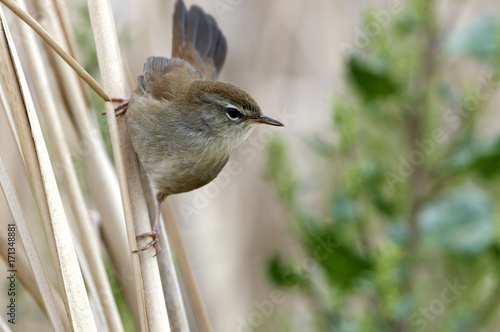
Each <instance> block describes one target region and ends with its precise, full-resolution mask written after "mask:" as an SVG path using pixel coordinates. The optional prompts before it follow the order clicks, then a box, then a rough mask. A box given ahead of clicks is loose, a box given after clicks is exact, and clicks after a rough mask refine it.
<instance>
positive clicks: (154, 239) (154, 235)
mask: <svg viewBox="0 0 500 332" xmlns="http://www.w3.org/2000/svg"><path fill="white" fill-rule="evenodd" d="M160 212H161V201H160V200H158V201H157V203H156V217H155V224H154V226H153V229H152V230H151V232H147V233H143V234H140V235H137V236H136V238H140V237H145V236H150V237H151V241H150V242H148V244H146V245H145V246H144V247H141V248H139V249H136V250H134V251H133V252H139V251H143V250H146V249H148V248H149V247H151V246H154V247H155V249H156V254H155V256H156V255H158V253H159V252H160V250H161V248H160V245H159V244H158V238H159V236H160Z"/></svg>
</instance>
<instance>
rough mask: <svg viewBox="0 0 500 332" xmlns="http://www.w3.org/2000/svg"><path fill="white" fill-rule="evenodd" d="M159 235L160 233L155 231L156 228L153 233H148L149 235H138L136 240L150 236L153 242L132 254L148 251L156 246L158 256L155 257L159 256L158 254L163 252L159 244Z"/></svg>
mask: <svg viewBox="0 0 500 332" xmlns="http://www.w3.org/2000/svg"><path fill="white" fill-rule="evenodd" d="M159 235H160V232H159V231H158V230H157V229H155V228H154V229H153V230H152V231H151V232H147V233H143V234H140V235H137V236H136V238H141V237H146V236H150V237H151V241H149V242H148V243H147V244H146V245H145V246H143V247H141V248H139V249H136V250H134V251H132V252H139V251H144V250H146V249H148V248H150V247H152V246H154V247H155V249H156V254H155V255H154V256H156V255H158V253H159V252H160V250H161V248H160V245H159V244H158V238H159ZM154 256H153V257H154Z"/></svg>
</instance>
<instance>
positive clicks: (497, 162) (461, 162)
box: [446, 137, 500, 179]
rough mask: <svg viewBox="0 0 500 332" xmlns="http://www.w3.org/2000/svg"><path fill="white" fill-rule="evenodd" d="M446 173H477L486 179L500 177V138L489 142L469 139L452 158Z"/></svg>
mask: <svg viewBox="0 0 500 332" xmlns="http://www.w3.org/2000/svg"><path fill="white" fill-rule="evenodd" d="M446 171H447V172H448V174H451V175H456V174H463V173H465V172H475V173H477V174H479V175H480V176H481V177H483V178H485V179H492V178H493V177H495V176H497V175H500V137H498V138H496V139H495V140H493V141H488V142H477V141H473V140H472V139H471V138H468V139H467V140H466V141H465V142H464V143H462V144H461V145H460V146H459V147H458V148H457V150H456V151H455V153H454V154H453V155H452V156H451V158H450V160H449V162H448V164H447V165H446Z"/></svg>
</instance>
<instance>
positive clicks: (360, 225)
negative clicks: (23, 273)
mask: <svg viewBox="0 0 500 332" xmlns="http://www.w3.org/2000/svg"><path fill="white" fill-rule="evenodd" d="M194 3H196V4H197V5H199V6H201V7H202V8H204V9H205V11H207V12H209V13H211V14H213V16H214V17H215V18H216V20H217V21H218V23H219V25H220V27H221V30H222V31H223V32H224V34H225V35H226V38H227V41H228V47H229V51H228V57H227V60H226V64H225V66H224V68H223V70H222V74H221V76H220V78H219V79H220V80H222V81H227V82H231V83H234V84H236V85H238V86H240V87H241V88H243V89H244V90H246V91H247V92H248V93H249V94H250V95H252V96H253V97H254V99H255V100H257V101H258V103H259V104H260V106H261V108H262V110H263V112H264V113H265V114H267V115H269V116H271V117H273V118H276V119H278V120H280V121H282V122H283V123H284V124H285V128H282V129H281V128H258V129H256V130H255V131H254V132H253V134H252V135H251V136H250V138H249V139H248V140H247V141H246V142H245V143H243V144H242V145H241V146H240V147H239V148H238V149H237V150H236V151H235V152H234V154H233V156H232V157H231V161H230V162H229V164H228V165H227V166H226V168H225V169H224V170H223V171H222V173H221V174H220V175H219V177H218V178H217V179H216V180H215V181H213V182H212V183H211V184H209V185H207V186H205V187H203V188H200V189H198V190H196V191H193V192H190V193H185V194H180V195H176V196H173V197H170V198H169V200H170V201H171V203H172V205H173V207H174V212H175V215H176V217H177V220H178V223H179V228H180V229H181V232H182V235H183V239H184V242H185V245H186V247H187V250H188V255H189V258H190V261H191V265H192V267H193V268H194V272H195V275H196V278H197V280H198V283H199V286H200V288H201V292H202V296H203V299H204V301H205V304H206V306H207V310H208V314H209V316H210V319H211V322H212V325H213V328H214V331H223V332H224V331H238V332H247V331H248V332H249V331H346V332H347V331H349V332H351V331H353V332H354V331H497V330H498V326H500V311H499V310H498V308H499V307H500V306H499V304H500V303H499V302H500V282H499V279H498V275H499V273H500V244H499V222H500V220H499V213H500V210H499V206H498V204H497V197H499V194H500V182H499V177H498V175H499V174H500V172H499V168H500V113H499V112H498V110H497V109H496V108H497V107H496V105H497V103H498V102H499V88H500V77H499V71H500V3H499V2H498V1H493V0H469V1H467V0H463V1H452V0H449V1H431V0H410V1H402V0H389V1H382V0H380V1H353V0H350V1H347V0H315V1H297V0H287V1H285V0H274V1H265V0H253V1H249V0H197V1H187V0H186V4H187V5H188V6H189V5H191V4H194ZM112 6H113V12H114V14H115V20H116V22H115V23H116V25H117V29H118V35H119V39H120V44H121V46H122V52H123V57H124V59H125V61H126V62H127V63H128V67H129V71H130V73H129V75H130V76H131V77H132V79H133V80H134V81H135V77H137V76H138V75H139V74H140V73H141V71H142V65H143V63H144V61H145V59H146V58H147V57H148V56H151V55H164V56H169V55H170V47H171V35H172V29H171V18H172V11H173V1H167V0H161V1H160V0H148V1H139V0H116V1H112ZM70 7H71V15H72V17H73V28H74V31H75V34H76V36H77V40H78V45H77V46H78V50H77V51H78V56H79V60H80V61H81V62H82V63H84V64H85V66H86V68H87V70H89V71H90V72H91V73H92V74H93V75H94V76H95V77H98V76H99V73H98V67H97V62H96V59H95V51H94V48H93V41H92V37H91V31H90V28H89V21H88V15H87V13H86V4H85V3H84V2H82V1H73V2H71V3H70ZM94 99H97V98H94ZM95 105H96V106H95V109H96V113H99V112H100V111H101V110H102V106H99V103H96V104H95ZM99 121H104V122H105V119H104V118H99ZM104 122H103V123H104ZM101 127H102V126H101ZM4 133H5V134H4ZM1 135H2V140H3V141H4V144H9V143H5V142H8V140H10V139H11V138H9V137H8V136H9V135H8V134H7V133H6V131H2V134H1ZM4 135H5V136H6V138H5V140H4ZM105 135H107V134H106V133H105ZM105 140H106V137H105ZM2 151H3V150H2ZM12 162H13V163H14V162H15V161H12ZM17 179H18V183H19V186H20V189H19V190H21V191H22V188H23V186H24V188H25V190H26V188H28V187H26V186H27V182H26V180H23V174H22V173H20V174H18V175H17ZM0 204H2V206H1V207H2V210H1V211H4V212H3V213H8V209H6V208H5V204H4V202H3V201H1V202H0ZM25 204H26V205H27V206H29V204H33V202H32V201H31V202H29V201H28V202H26V203H25ZM8 218H10V217H8ZM33 310H35V309H33ZM131 328H132V327H131ZM131 330H133V328H132V329H131Z"/></svg>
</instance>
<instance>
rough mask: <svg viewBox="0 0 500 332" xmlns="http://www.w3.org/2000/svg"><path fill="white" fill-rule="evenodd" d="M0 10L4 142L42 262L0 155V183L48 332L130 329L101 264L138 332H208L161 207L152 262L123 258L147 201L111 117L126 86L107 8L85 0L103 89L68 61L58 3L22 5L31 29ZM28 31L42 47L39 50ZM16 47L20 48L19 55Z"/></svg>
mask: <svg viewBox="0 0 500 332" xmlns="http://www.w3.org/2000/svg"><path fill="white" fill-rule="evenodd" d="M0 1H1V3H3V4H4V5H5V7H7V8H9V11H5V13H4V11H3V10H4V8H5V7H0V21H1V26H0V29H1V32H0V74H1V79H2V83H3V84H2V86H1V89H0V92H1V94H0V100H1V104H0V108H1V109H2V112H5V115H6V118H7V119H8V120H9V121H8V123H9V125H10V133H11V134H12V135H13V136H14V138H15V141H16V142H17V147H15V148H16V149H17V150H18V151H19V152H18V153H20V155H21V156H22V160H23V163H24V164H23V165H22V167H25V168H26V173H27V174H28V177H29V183H30V187H31V190H32V193H33V196H34V198H35V201H36V206H37V208H38V215H39V220H40V221H41V223H42V225H43V229H44V233H45V238H46V241H47V244H48V249H49V251H50V256H51V257H52V261H51V260H50V258H47V257H45V256H43V255H39V252H41V251H45V249H46V248H40V244H39V243H37V244H35V241H34V240H33V237H32V233H33V231H32V229H33V225H34V223H37V222H38V220H27V219H28V218H26V215H27V213H26V211H23V207H22V204H21V202H20V199H19V197H18V195H17V194H16V183H13V181H12V180H11V177H10V176H9V172H12V171H13V170H9V169H7V168H6V166H5V164H6V163H5V162H4V161H5V159H4V157H3V151H0V184H1V187H2V189H3V192H4V195H5V197H6V201H7V203H8V206H9V208H10V214H11V216H12V219H13V220H14V221H15V224H16V232H17V238H16V239H17V241H18V242H17V246H18V248H19V250H18V251H17V254H16V257H17V259H16V263H15V264H16V267H17V271H18V272H17V273H18V276H17V277H18V280H19V281H20V283H21V284H22V285H23V287H24V288H25V289H26V291H27V292H28V293H29V294H30V295H31V297H32V298H33V300H34V302H36V304H37V305H38V306H40V308H42V310H43V311H44V313H45V314H46V316H47V318H48V320H49V322H50V323H51V324H52V327H53V329H54V330H55V331H69V330H71V331H123V330H124V329H125V328H127V330H130V328H128V327H127V326H126V327H124V325H123V322H122V319H121V318H120V315H119V312H118V309H117V304H116V302H115V296H114V295H115V293H114V292H116V291H117V290H116V289H115V290H114V289H112V287H111V285H110V281H109V278H108V275H107V273H106V269H105V263H104V258H105V259H107V260H109V262H110V264H111V266H112V267H113V268H114V271H115V275H116V278H117V280H118V283H119V288H120V289H119V291H121V292H122V293H123V295H124V298H125V302H126V305H127V307H128V309H129V311H130V312H131V314H132V316H133V318H134V320H135V323H136V328H137V329H140V330H141V331H170V330H173V331H190V330H191V329H194V330H196V328H195V327H197V329H198V330H200V331H210V330H211V328H210V324H209V322H208V319H207V315H206V312H205V309H204V307H203V304H202V301H201V298H200V295H199V292H198V290H197V287H196V282H195V279H194V277H193V275H192V272H191V269H190V267H189V263H188V260H187V256H186V253H185V251H184V249H183V247H182V241H181V239H180V235H179V232H178V229H177V226H176V223H175V219H174V216H173V214H172V212H171V209H170V207H169V206H168V204H163V205H164V209H163V211H162V214H163V216H164V220H167V222H166V223H164V228H163V229H162V237H161V239H160V240H161V241H160V245H161V247H162V251H161V252H160V254H159V255H158V257H155V256H154V249H151V250H146V251H143V252H140V253H138V254H137V253H132V250H133V249H135V248H137V243H136V234H141V233H145V232H148V231H150V230H151V222H150V214H149V212H148V211H150V210H151V209H152V204H154V203H152V202H153V200H151V189H150V187H149V184H148V183H147V181H145V180H144V179H145V177H144V175H143V174H142V173H141V167H140V163H139V162H138V160H137V157H136V154H135V152H134V151H133V149H132V146H131V144H130V141H129V139H128V137H127V135H126V131H125V128H124V119H123V117H119V118H117V117H116V116H115V114H114V109H113V103H112V101H111V98H110V96H112V97H124V96H127V95H128V93H129V92H128V91H129V90H130V89H129V87H128V82H127V79H126V77H125V75H124V73H125V72H126V70H125V67H124V65H123V63H122V60H121V56H120V49H119V45H118V39H117V35H116V29H115V26H114V20H113V15H112V11H111V7H110V3H109V1H107V0H88V10H89V16H90V19H91V29H92V32H93V37H94V41H95V47H96V52H97V58H98V62H99V68H100V75H101V84H102V87H101V85H100V84H99V83H97V82H96V81H95V80H94V79H93V78H92V77H91V76H90V75H89V74H88V73H87V72H85V70H83V69H82V67H81V66H80V65H79V63H78V62H77V61H76V60H75V58H76V57H75V49H76V48H77V47H78V46H77V45H76V43H75V41H74V39H73V36H72V33H71V24H70V20H69V19H68V13H67V10H68V9H67V8H66V7H65V3H64V2H62V1H57V0H38V1H34V2H33V4H32V5H33V6H32V7H33V8H34V9H33V10H35V11H38V12H37V13H36V15H33V16H35V17H37V18H38V21H40V22H43V26H42V25H40V24H39V23H38V22H37V21H36V20H35V19H33V18H32V16H30V15H29V14H28V13H27V11H26V4H25V3H24V0H16V1H13V0H0ZM5 14H7V15H10V16H9V18H10V19H9V22H11V23H10V24H15V25H16V28H17V30H16V31H19V34H17V35H16V37H21V38H22V42H20V43H19V42H18V41H17V40H14V39H15V38H13V36H12V34H11V32H10V30H11V29H12V28H11V27H9V25H8V24H7V21H6V19H5ZM13 14H15V15H13ZM16 16H17V17H16ZM40 17H41V18H42V19H40ZM35 34H38V35H39V36H40V37H41V38H42V39H43V41H44V42H43V43H40V42H38V40H37V38H38V37H35ZM15 42H18V43H16V44H20V47H19V49H17V47H16V44H15ZM19 55H22V59H23V62H21V61H20V56H19ZM26 77H29V78H30V83H31V84H30V85H28V83H27V79H26ZM84 82H85V83H84ZM86 85H88V86H90V87H91V88H92V89H93V90H94V91H95V92H96V93H97V94H98V95H99V96H100V97H101V98H102V99H103V100H104V105H105V110H106V118H107V123H108V128H107V129H108V132H109V136H110V139H111V144H112V149H113V160H110V158H109V157H108V155H107V154H106V151H105V148H104V143H103V137H102V133H101V131H100V130H99V127H98V125H97V121H96V119H95V114H96V112H93V111H91V109H90V106H89V105H90V102H89V100H88V98H89V97H88V95H89V94H88V91H87V87H86ZM32 91H33V92H32ZM32 95H34V96H36V98H33V97H32ZM34 100H36V103H35V102H34ZM4 127H5V126H4ZM2 135H6V133H5V132H4V133H2ZM82 147H84V148H82ZM75 150H76V151H79V154H80V155H79V157H80V158H81V159H82V165H81V166H80V165H79V167H81V168H82V170H80V169H78V170H77V169H76V167H75V164H74V159H75V158H74V155H73V154H74V151H75ZM9 155H10V154H9ZM77 171H82V172H84V173H85V177H86V179H87V182H88V183H87V184H86V186H88V189H89V190H88V191H89V192H90V193H87V194H84V189H83V188H82V184H81V181H79V179H78V176H77ZM56 179H61V181H58V182H57V181H56ZM89 200H90V201H92V203H93V204H94V205H95V209H96V210H97V211H98V215H99V218H97V219H98V220H99V222H95V221H94V220H93V219H92V218H91V215H92V213H91V210H90V208H89V205H90V203H89ZM6 215H7V212H3V216H2V218H1V219H2V221H1V223H2V224H1V225H0V227H2V230H1V231H0V236H1V239H0V243H2V249H1V250H0V253H1V255H0V257H2V259H3V260H5V261H7V256H6V250H4V245H3V244H6V242H7V239H6V237H7V235H6V233H7V232H6V231H4V230H7V221H8V220H9V219H10V217H6ZM94 219H95V218H94ZM165 234H168V237H167V236H166V235H165ZM171 247H172V249H171ZM174 255H175V257H176V258H177V260H176V262H178V266H179V270H180V272H181V273H180V276H181V279H180V280H179V279H178V275H177V273H176V270H175V266H174V260H173V256H174ZM47 270H54V271H55V274H56V276H57V285H53V284H52V282H51V280H49V278H47V276H46V272H45V271H47ZM180 283H182V284H184V287H185V289H186V293H187V298H188V300H189V301H186V303H187V304H189V305H188V306H185V305H184V301H183V298H182V294H181V290H180V286H179V284H180ZM160 290H163V291H160ZM186 308H188V309H189V308H190V310H192V312H193V316H194V317H195V319H196V324H195V323H193V322H188V319H187V316H188V315H187V314H186ZM19 319H20V320H22V319H29V317H19ZM0 324H1V327H2V328H4V329H5V330H7V331H9V324H7V323H6V322H5V321H2V320H0ZM190 325H191V326H190Z"/></svg>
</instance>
